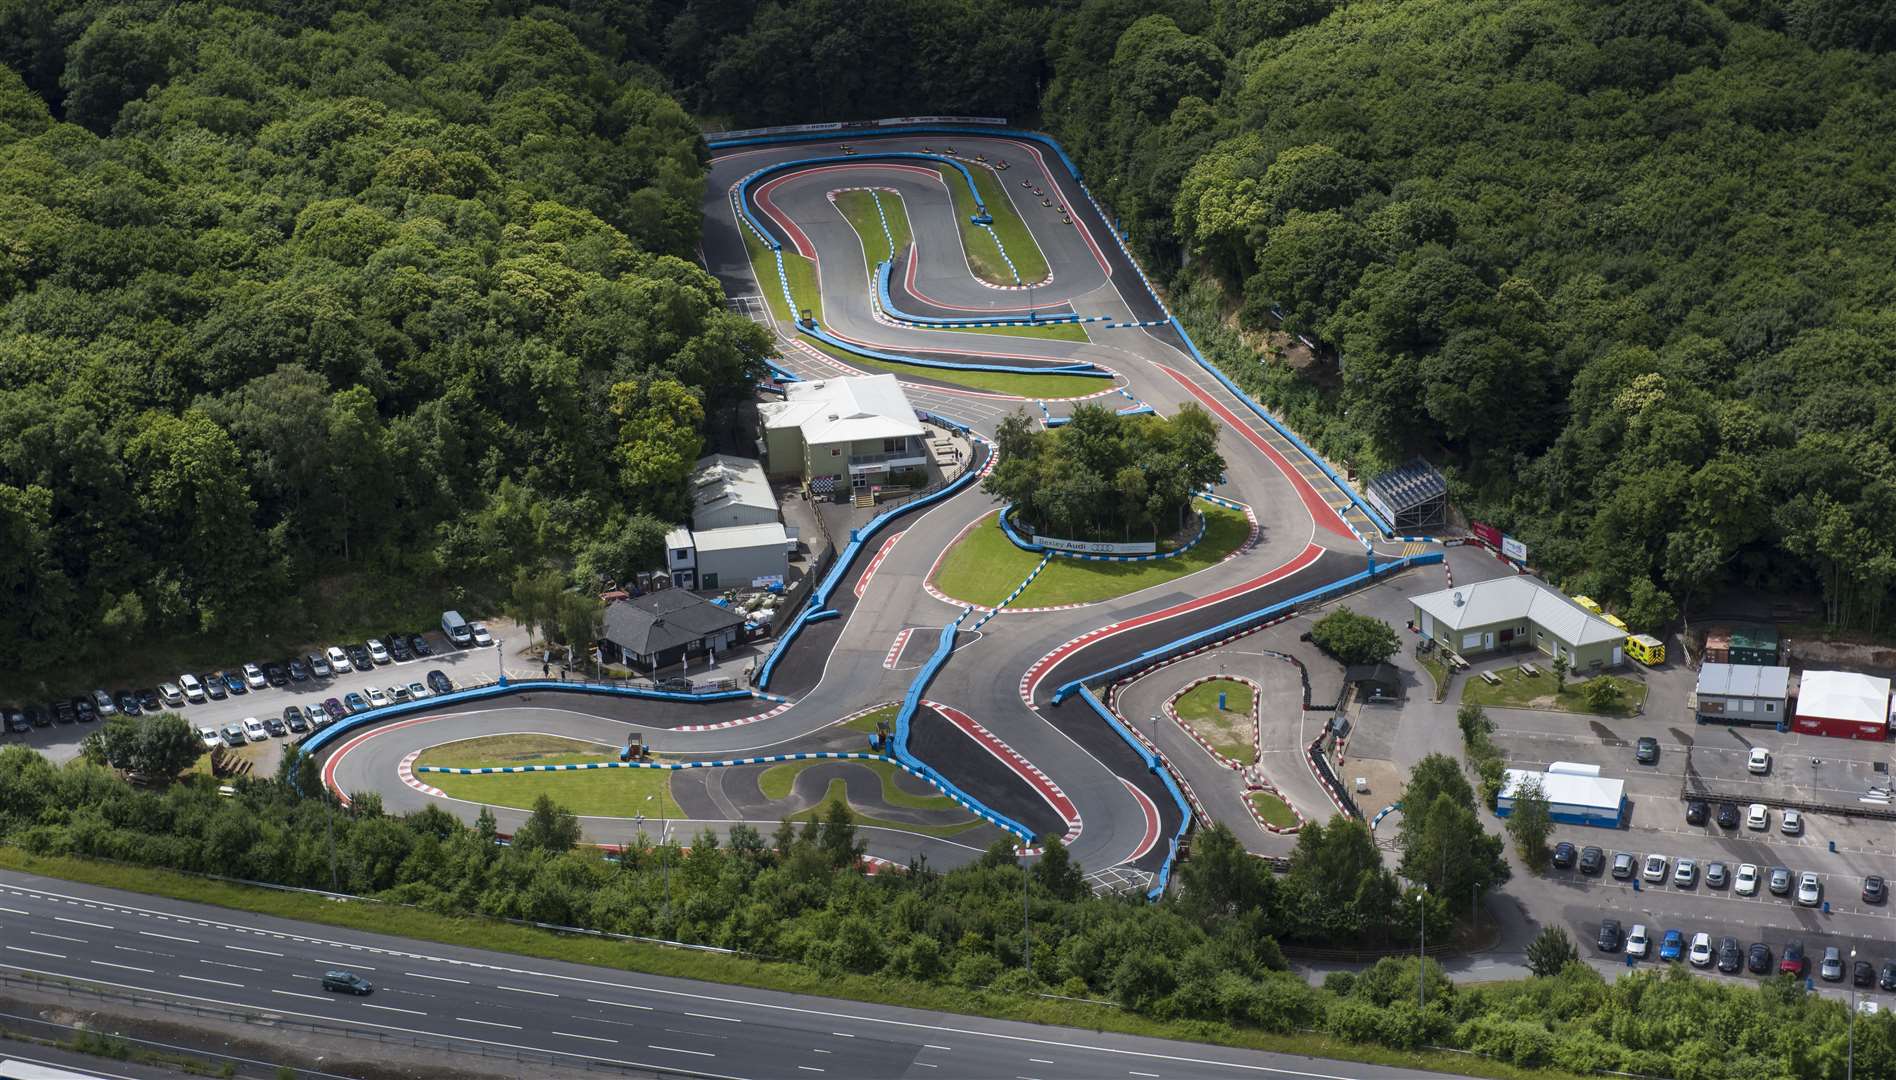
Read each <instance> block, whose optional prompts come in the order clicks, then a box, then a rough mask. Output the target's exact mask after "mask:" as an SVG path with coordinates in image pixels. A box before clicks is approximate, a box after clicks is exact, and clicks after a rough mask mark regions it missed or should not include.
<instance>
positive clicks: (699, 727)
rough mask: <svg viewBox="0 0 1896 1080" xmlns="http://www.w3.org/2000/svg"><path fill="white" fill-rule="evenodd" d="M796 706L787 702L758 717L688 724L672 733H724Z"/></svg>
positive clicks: (782, 712) (780, 713) (673, 729)
mask: <svg viewBox="0 0 1896 1080" xmlns="http://www.w3.org/2000/svg"><path fill="white" fill-rule="evenodd" d="M795 704H796V703H795V702H791V701H786V702H784V703H783V704H781V705H779V706H777V707H776V708H774V709H772V710H770V711H769V712H760V713H758V714H757V715H756V716H745V717H741V718H739V719H737V720H725V721H723V722H722V723H717V724H686V725H684V726H683V727H675V728H672V729H671V730H672V731H723V730H725V729H726V728H734V727H743V726H744V725H746V724H755V723H757V722H759V721H762V720H768V719H770V718H771V717H773V716H781V715H783V714H784V713H786V712H789V711H790V709H791V708H792V707H793V706H794V705H795Z"/></svg>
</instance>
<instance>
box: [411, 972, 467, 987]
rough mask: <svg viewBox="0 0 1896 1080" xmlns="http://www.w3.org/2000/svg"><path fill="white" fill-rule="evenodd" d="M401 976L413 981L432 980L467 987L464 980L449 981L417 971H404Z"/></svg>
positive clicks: (445, 977) (444, 976) (440, 976)
mask: <svg viewBox="0 0 1896 1080" xmlns="http://www.w3.org/2000/svg"><path fill="white" fill-rule="evenodd" d="M402 974H403V975H407V976H409V977H410V978H414V979H433V980H434V981H435V982H451V983H460V984H461V985H462V986H466V985H468V981H467V980H466V979H450V978H448V977H447V976H446V975H423V974H422V973H421V972H419V971H404V972H402Z"/></svg>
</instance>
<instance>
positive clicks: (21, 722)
mask: <svg viewBox="0 0 1896 1080" xmlns="http://www.w3.org/2000/svg"><path fill="white" fill-rule="evenodd" d="M0 716H5V717H6V721H7V730H8V731H10V732H12V733H13V734H15V735H24V734H26V733H27V732H29V731H32V730H33V725H32V724H29V723H27V722H26V714H25V713H23V712H21V711H20V710H18V709H0Z"/></svg>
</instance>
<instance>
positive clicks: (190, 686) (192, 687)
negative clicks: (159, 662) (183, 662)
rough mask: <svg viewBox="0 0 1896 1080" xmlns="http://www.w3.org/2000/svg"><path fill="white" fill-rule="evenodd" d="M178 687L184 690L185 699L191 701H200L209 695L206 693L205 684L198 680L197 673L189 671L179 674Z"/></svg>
mask: <svg viewBox="0 0 1896 1080" xmlns="http://www.w3.org/2000/svg"><path fill="white" fill-rule="evenodd" d="M178 689H180V690H182V691H184V699H185V700H186V701H189V702H193V703H199V702H202V701H204V700H205V698H206V697H207V695H206V694H205V693H204V684H203V683H202V682H199V681H198V677H197V676H196V675H193V674H191V673H190V672H188V671H187V672H185V673H184V674H182V675H180V676H178Z"/></svg>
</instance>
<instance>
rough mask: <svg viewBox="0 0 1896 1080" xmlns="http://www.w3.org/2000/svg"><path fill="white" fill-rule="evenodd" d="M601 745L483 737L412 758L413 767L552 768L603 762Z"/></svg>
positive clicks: (555, 737)
mask: <svg viewBox="0 0 1896 1080" xmlns="http://www.w3.org/2000/svg"><path fill="white" fill-rule="evenodd" d="M605 745H606V744H604V743H595V742H587V741H585V740H584V739H568V738H565V737H564V736H560V735H532V734H528V733H526V732H516V733H514V734H510V735H483V736H481V737H480V738H478V739H462V740H460V741H458V742H451V743H442V744H441V745H440V746H431V747H429V748H428V749H426V750H423V751H422V752H421V756H420V757H418V758H416V759H415V764H417V765H446V766H450V767H453V768H460V769H472V768H479V767H481V766H483V765H555V764H559V763H561V762H564V761H603V760H606V758H605V757H603V756H602V755H601V753H600V748H601V747H603V746H605Z"/></svg>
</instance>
